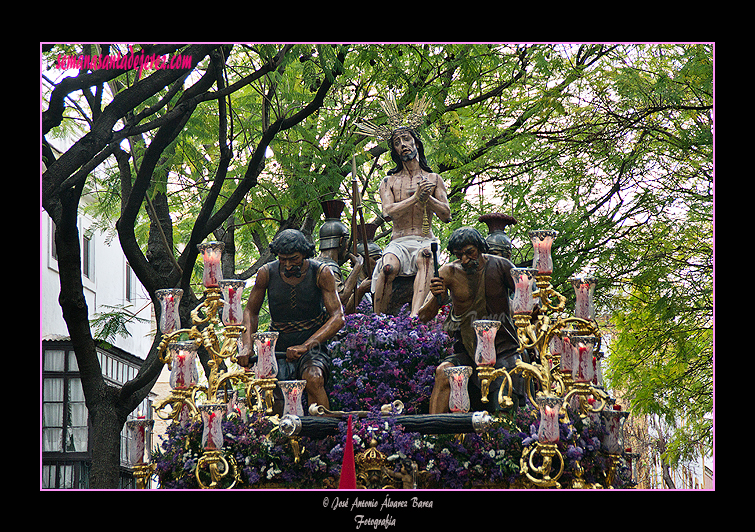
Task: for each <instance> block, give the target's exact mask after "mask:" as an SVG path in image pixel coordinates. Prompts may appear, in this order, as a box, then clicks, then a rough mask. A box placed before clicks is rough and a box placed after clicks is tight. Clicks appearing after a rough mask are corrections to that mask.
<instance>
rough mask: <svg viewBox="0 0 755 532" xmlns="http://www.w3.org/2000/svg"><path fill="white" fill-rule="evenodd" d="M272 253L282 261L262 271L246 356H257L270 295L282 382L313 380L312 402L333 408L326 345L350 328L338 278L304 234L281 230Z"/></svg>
mask: <svg viewBox="0 0 755 532" xmlns="http://www.w3.org/2000/svg"><path fill="white" fill-rule="evenodd" d="M270 251H272V253H273V254H274V255H276V256H277V257H278V259H277V260H275V261H273V262H270V263H268V264H266V265H265V266H263V267H262V268H260V270H259V271H258V272H257V278H256V280H255V283H254V287H253V288H252V291H251V293H250V294H249V299H248V301H247V303H246V307H245V308H244V325H245V326H246V331H245V332H244V334H243V335H242V344H243V347H244V351H245V352H251V344H252V341H251V340H252V335H253V334H254V333H256V332H257V327H258V325H259V314H260V309H261V308H262V303H263V301H264V299H265V294H267V300H268V305H269V310H270V320H271V323H270V330H271V331H277V332H278V333H279V336H278V341H277V342H276V346H275V347H276V357H277V358H278V376H277V378H278V380H279V381H283V380H305V381H307V384H306V386H305V391H306V392H307V399H308V401H309V403H310V404H312V403H317V404H318V405H322V406H324V407H325V408H329V406H330V402H329V400H328V396H327V393H326V392H325V385H326V383H327V381H328V378H329V376H330V371H331V365H332V364H331V359H330V355H329V353H328V350H327V347H326V342H327V341H328V340H329V339H331V338H332V337H333V336H335V335H336V333H337V332H338V331H339V330H340V329H341V327H343V324H344V315H343V307H342V306H341V301H340V299H339V298H338V293H337V292H336V281H335V277H334V276H333V272H332V271H331V270H330V268H328V267H327V266H325V265H324V264H322V263H320V262H318V261H316V260H314V259H313V258H312V257H314V251H315V246H314V245H313V244H310V243H309V242H308V241H307V239H306V237H305V236H304V235H303V234H302V233H301V232H300V231H297V230H295V229H286V230H284V231H281V232H280V233H279V234H278V236H276V237H275V238H274V239H273V241H272V242H271V243H270ZM238 359H239V364H240V365H242V366H247V367H248V366H249V365H250V360H249V358H248V356H239V357H238ZM276 393H277V392H276Z"/></svg>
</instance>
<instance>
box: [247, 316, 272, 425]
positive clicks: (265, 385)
mask: <svg viewBox="0 0 755 532" xmlns="http://www.w3.org/2000/svg"><path fill="white" fill-rule="evenodd" d="M277 340H278V332H276V331H269V332H258V333H255V334H254V341H253V345H254V350H255V351H256V352H257V363H256V364H255V366H254V371H253V374H254V379H251V380H249V382H248V383H247V387H246V393H247V397H251V395H252V393H254V394H255V396H256V398H257V402H256V406H254V407H253V409H255V410H257V411H263V412H265V414H266V415H272V414H273V391H274V390H275V387H276V386H277V383H278V381H277V379H276V376H277V375H278V361H277V360H276V358H275V344H276V342H277Z"/></svg>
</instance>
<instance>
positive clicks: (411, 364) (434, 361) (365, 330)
mask: <svg viewBox="0 0 755 532" xmlns="http://www.w3.org/2000/svg"><path fill="white" fill-rule="evenodd" d="M446 312H447V310H446ZM444 316H445V312H444V313H441V315H440V316H438V317H436V319H435V320H433V321H431V322H429V323H427V324H425V323H422V322H421V321H420V320H419V319H418V318H416V317H415V318H412V317H410V316H409V313H408V311H407V308H406V306H405V307H404V308H403V309H402V310H401V312H400V313H399V314H398V315H397V316H391V315H386V314H374V313H366V314H350V315H348V316H346V323H345V324H344V326H343V328H342V329H341V331H340V332H339V334H338V336H337V337H336V338H335V340H334V341H332V342H331V343H330V344H329V345H328V348H329V349H330V353H331V357H332V359H333V372H332V374H331V383H330V384H329V386H330V390H329V392H328V394H329V398H330V402H331V407H332V409H338V410H348V411H352V410H368V411H371V410H375V409H379V408H380V406H381V405H384V404H388V403H392V402H393V401H395V400H400V401H401V402H403V403H404V413H405V414H426V413H427V412H428V409H429V402H430V394H431V393H432V389H433V383H434V382H435V368H436V366H437V365H438V363H440V361H441V360H442V359H443V358H444V357H445V356H447V354H450V353H451V349H452V346H453V344H452V341H451V339H450V338H449V336H448V335H447V334H446V333H445V332H444V331H443V330H442V328H441V325H442V322H443V319H444Z"/></svg>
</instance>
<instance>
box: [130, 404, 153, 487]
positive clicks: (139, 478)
mask: <svg viewBox="0 0 755 532" xmlns="http://www.w3.org/2000/svg"><path fill="white" fill-rule="evenodd" d="M154 425H155V421H154V420H153V419H145V418H144V416H141V415H140V416H139V417H137V418H135V419H129V420H128V421H127V422H126V427H127V429H128V432H129V435H130V436H131V438H130V440H129V447H128V460H129V463H130V464H131V468H132V470H133V473H134V478H135V479H136V488H137V489H146V488H147V487H148V485H149V478H150V477H151V476H152V473H154V471H155V467H156V466H155V464H151V463H150V459H151V457H152V453H151V451H150V449H149V447H147V441H148V440H149V438H148V437H147V434H148V433H151V432H152V428H153V427H154Z"/></svg>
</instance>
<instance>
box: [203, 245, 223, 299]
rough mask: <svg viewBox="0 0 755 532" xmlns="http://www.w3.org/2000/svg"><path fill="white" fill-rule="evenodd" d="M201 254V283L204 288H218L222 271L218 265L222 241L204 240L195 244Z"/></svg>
mask: <svg viewBox="0 0 755 532" xmlns="http://www.w3.org/2000/svg"><path fill="white" fill-rule="evenodd" d="M197 249H198V250H199V253H201V254H202V260H203V262H204V269H203V271H202V285H203V286H204V287H205V288H218V287H219V286H220V280H221V279H222V278H223V272H222V269H221V266H220V257H221V255H222V253H223V249H225V243H223V242H204V243H202V244H198V245H197Z"/></svg>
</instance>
